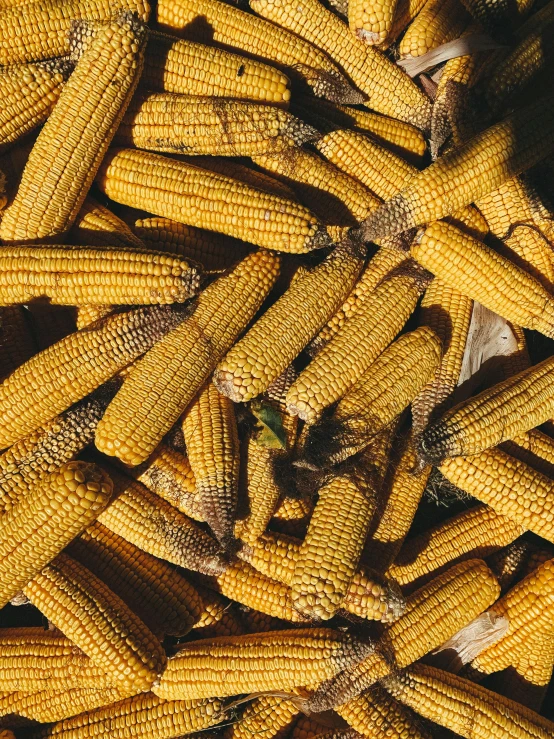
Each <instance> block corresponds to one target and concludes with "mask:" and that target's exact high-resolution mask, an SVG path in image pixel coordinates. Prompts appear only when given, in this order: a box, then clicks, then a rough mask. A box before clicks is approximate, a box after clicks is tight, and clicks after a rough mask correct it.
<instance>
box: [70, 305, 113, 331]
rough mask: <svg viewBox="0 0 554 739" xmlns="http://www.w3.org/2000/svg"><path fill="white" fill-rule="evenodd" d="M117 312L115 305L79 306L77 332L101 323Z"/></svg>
mask: <svg viewBox="0 0 554 739" xmlns="http://www.w3.org/2000/svg"><path fill="white" fill-rule="evenodd" d="M114 310H115V306H114V305H109V304H100V305H78V306H77V316H76V324H77V330H78V331H80V330H81V329H83V328H87V326H92V324H93V323H96V322H97V321H101V320H102V318H107V317H108V316H109V315H111V314H112V313H113V312H114Z"/></svg>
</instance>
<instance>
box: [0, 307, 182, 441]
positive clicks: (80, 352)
mask: <svg viewBox="0 0 554 739" xmlns="http://www.w3.org/2000/svg"><path fill="white" fill-rule="evenodd" d="M182 320H183V313H182V311H179V310H175V309H174V308H171V307H166V306H163V307H159V308H158V307H153V308H139V309H138V310H135V311H131V312H129V313H121V314H115V315H113V316H109V317H108V318H106V319H104V320H103V321H102V322H101V323H100V324H98V325H97V326H94V327H93V328H89V329H84V330H83V331H79V332H77V333H75V334H71V335H69V336H67V337H66V338H65V339H62V340H61V341H59V342H58V343H57V344H54V345H53V346H51V347H50V348H48V349H45V350H44V351H42V352H40V353H39V354H36V355H35V356H34V357H32V358H31V359H30V360H28V361H27V362H25V364H23V365H21V367H19V368H18V369H17V370H16V371H15V372H13V373H12V374H11V375H10V377H9V378H8V379H7V380H5V381H4V383H3V384H2V385H0V413H1V418H2V433H1V434H0V447H1V448H5V447H6V446H8V445H9V444H12V443H13V442H15V441H17V440H19V439H21V438H23V437H24V436H26V435H27V434H29V433H31V432H32V431H34V430H35V429H37V428H38V427H39V426H41V425H42V424H44V423H46V422H47V421H49V420H50V419H52V418H54V417H55V416H56V415H57V414H58V413H61V412H62V411H64V410H66V408H68V407H69V406H70V405H72V404H73V403H75V402H76V401H78V400H80V399H81V398H83V397H84V396H85V395H87V394H88V393H90V392H92V391H93V390H94V389H96V388H97V387H98V386H99V385H101V384H102V383H103V382H105V381H106V380H108V379H109V378H110V377H112V376H113V375H114V374H115V373H116V372H117V371H118V370H121V369H123V368H124V367H125V366H126V365H128V364H129V363H130V362H132V361H134V360H135V359H136V358H137V357H139V356H140V355H141V354H142V353H143V352H145V351H146V350H147V349H149V347H150V346H152V344H153V343H154V342H155V341H157V340H158V339H160V338H161V336H163V335H164V333H166V332H167V331H168V330H169V329H171V328H172V327H173V326H175V325H178V324H179V323H180V322H181V321H182Z"/></svg>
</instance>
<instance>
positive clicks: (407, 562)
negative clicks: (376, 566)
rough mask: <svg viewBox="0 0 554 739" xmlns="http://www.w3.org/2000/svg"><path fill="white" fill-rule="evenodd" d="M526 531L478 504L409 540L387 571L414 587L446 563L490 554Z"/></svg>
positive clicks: (446, 564) (401, 581) (442, 567)
mask: <svg viewBox="0 0 554 739" xmlns="http://www.w3.org/2000/svg"><path fill="white" fill-rule="evenodd" d="M523 533H524V529H523V527H521V526H520V525H519V524H517V523H514V521H512V520H511V519H510V518H507V517H506V516H501V515H499V514H498V513H495V512H494V511H493V510H492V508H489V507H488V506H476V507H475V508H471V509H470V510H469V511H463V512H462V513H459V514H457V515H456V516H453V517H452V518H450V519H447V520H446V521H443V522H442V523H440V524H439V525H438V526H434V527H433V528H432V529H430V530H429V531H425V532H424V533H422V534H419V535H418V536H415V537H413V538H411V539H408V541H407V542H406V543H405V544H404V546H403V547H402V549H401V550H400V552H399V554H398V556H397V557H396V559H395V562H394V564H393V565H392V566H391V567H389V569H388V570H387V574H388V575H390V576H391V577H393V578H394V579H395V580H398V582H399V583H400V584H401V585H408V584H409V585H410V586H411V588H412V589H413V588H414V587H419V585H421V583H422V581H423V578H425V579H429V576H432V577H434V576H435V575H436V574H438V572H439V571H440V570H441V569H444V567H445V566H448V565H450V564H451V563H454V562H458V561H460V560H461V559H462V558H463V559H472V558H475V557H480V558H484V557H488V556H489V554H492V553H493V552H495V551H497V550H499V549H500V548H501V547H505V546H507V545H508V544H511V542H512V541H514V540H515V539H517V537H518V536H521V534H523Z"/></svg>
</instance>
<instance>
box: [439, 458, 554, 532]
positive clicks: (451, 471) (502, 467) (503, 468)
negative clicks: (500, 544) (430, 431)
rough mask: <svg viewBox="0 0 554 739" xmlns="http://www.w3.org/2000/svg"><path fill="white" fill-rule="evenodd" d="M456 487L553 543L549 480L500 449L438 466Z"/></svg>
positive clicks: (553, 497) (553, 492)
mask: <svg viewBox="0 0 554 739" xmlns="http://www.w3.org/2000/svg"><path fill="white" fill-rule="evenodd" d="M440 471H441V472H442V474H443V475H444V476H445V477H446V478H447V479H448V480H450V482H452V483H453V484H454V485H456V487H458V488H461V489H462V490H464V491H465V492H466V493H469V494H470V495H473V496H474V497H475V498H477V499H478V500H480V501H481V502H482V503H486V504H487V505H489V506H490V507H491V508H493V510H495V511H496V512H497V513H499V514H500V515H502V516H507V517H508V518H511V519H513V521H514V522H515V523H518V524H520V525H521V526H523V527H524V528H525V529H529V530H530V531H533V532H535V533H536V534H538V535H539V536H542V537H543V538H544V539H547V540H548V541H551V542H554V526H553V520H554V517H553V515H552V507H553V506H554V490H553V487H552V481H551V480H549V479H548V478H547V477H545V476H544V475H541V474H540V472H536V471H535V470H533V469H531V468H530V467H528V466H527V465H526V464H524V463H523V462H519V461H518V460H517V459H514V458H513V457H510V456H509V455H508V454H506V453H505V452H503V451H500V449H489V450H488V451H486V452H482V453H481V454H477V455H474V456H472V457H468V458H464V457H456V458H455V459H449V460H447V461H446V462H444V463H443V464H442V465H441V466H440Z"/></svg>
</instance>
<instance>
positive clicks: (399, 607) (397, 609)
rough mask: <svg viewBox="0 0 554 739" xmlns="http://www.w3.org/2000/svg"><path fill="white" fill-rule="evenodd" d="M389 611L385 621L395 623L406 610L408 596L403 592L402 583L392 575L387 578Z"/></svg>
mask: <svg viewBox="0 0 554 739" xmlns="http://www.w3.org/2000/svg"><path fill="white" fill-rule="evenodd" d="M385 585H386V600H387V607H388V610H387V613H386V615H385V617H384V618H383V622H384V623H393V622H394V621H397V620H398V619H399V618H400V616H403V615H404V613H405V612H406V596H405V595H404V594H403V593H402V589H401V587H400V585H399V584H398V583H397V582H396V580H394V579H393V578H392V577H386V578H385Z"/></svg>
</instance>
